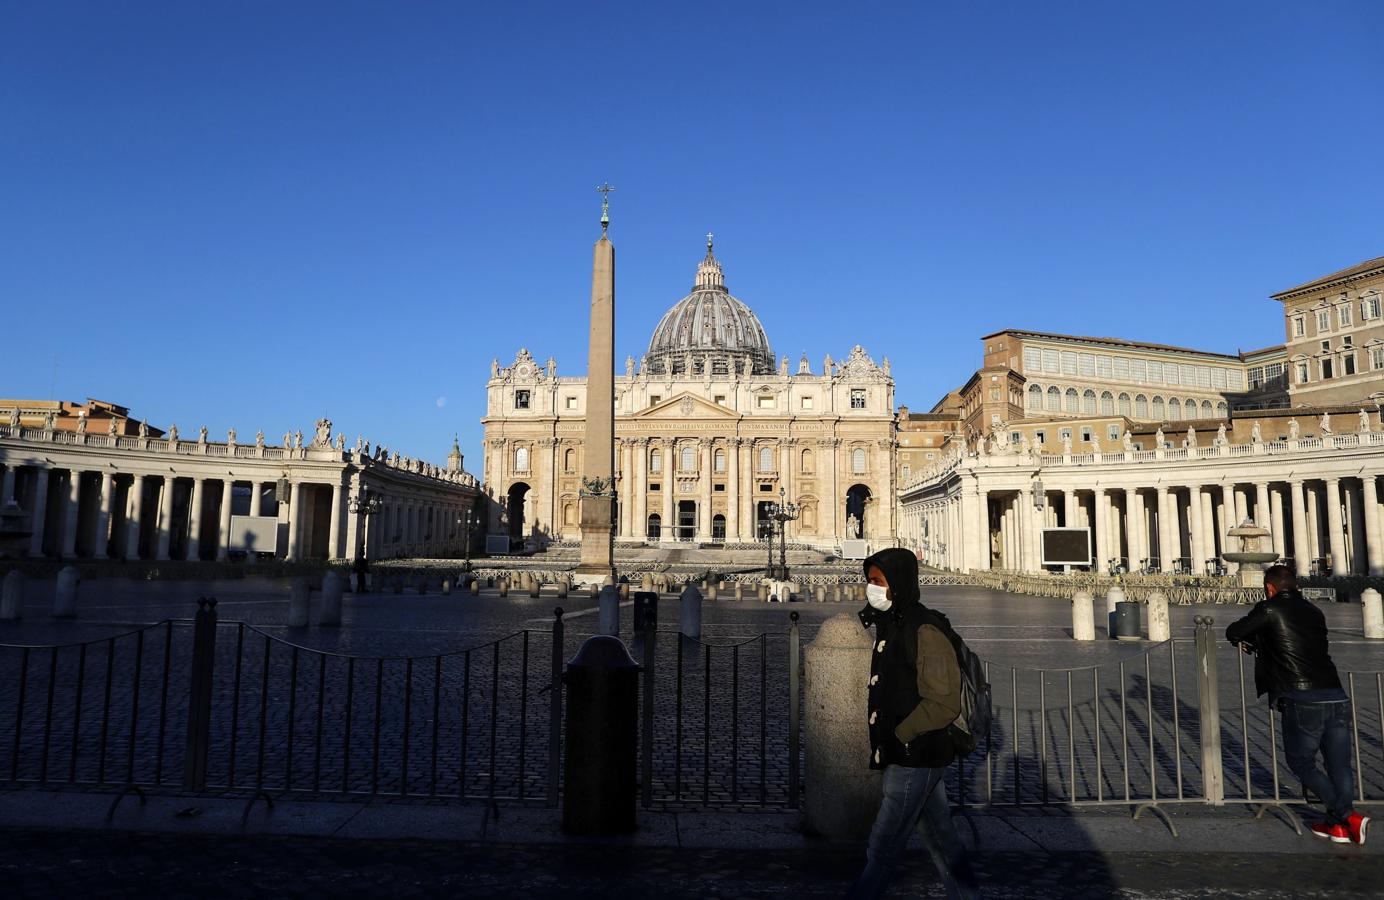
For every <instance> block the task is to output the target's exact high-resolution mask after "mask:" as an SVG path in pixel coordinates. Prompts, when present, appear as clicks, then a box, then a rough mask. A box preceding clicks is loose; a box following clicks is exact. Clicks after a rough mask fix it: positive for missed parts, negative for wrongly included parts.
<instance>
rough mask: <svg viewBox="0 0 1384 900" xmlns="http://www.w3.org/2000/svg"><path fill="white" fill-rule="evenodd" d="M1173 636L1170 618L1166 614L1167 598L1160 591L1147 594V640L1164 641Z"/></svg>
mask: <svg viewBox="0 0 1384 900" xmlns="http://www.w3.org/2000/svg"><path fill="white" fill-rule="evenodd" d="M1172 636H1173V626H1172V618H1171V616H1169V614H1168V597H1167V595H1166V594H1164V593H1163V592H1162V591H1153V592H1151V593H1150V594H1149V640H1151V641H1153V642H1154V643H1159V642H1161V641H1166V640H1169V639H1170V638H1172Z"/></svg>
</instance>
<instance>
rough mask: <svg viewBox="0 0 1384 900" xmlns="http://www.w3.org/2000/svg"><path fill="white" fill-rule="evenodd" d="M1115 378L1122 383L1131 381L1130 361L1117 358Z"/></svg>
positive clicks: (1121, 357) (1120, 357)
mask: <svg viewBox="0 0 1384 900" xmlns="http://www.w3.org/2000/svg"><path fill="white" fill-rule="evenodd" d="M1115 377H1116V378H1118V379H1120V380H1121V381H1128V380H1129V360H1128V359H1126V358H1125V357H1123V356H1117V357H1115Z"/></svg>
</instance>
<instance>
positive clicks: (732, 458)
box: [726, 438, 821, 543]
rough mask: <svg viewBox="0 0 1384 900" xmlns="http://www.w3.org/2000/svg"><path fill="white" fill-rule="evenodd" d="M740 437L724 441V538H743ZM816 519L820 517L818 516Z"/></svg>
mask: <svg viewBox="0 0 1384 900" xmlns="http://www.w3.org/2000/svg"><path fill="white" fill-rule="evenodd" d="M740 520H741V515H740V438H731V439H730V440H728V441H726V540H727V541H729V542H732V543H739V542H741V541H743V540H744V537H743V536H742V535H741V529H740ZM818 521H819V522H820V521H821V517H820V516H818Z"/></svg>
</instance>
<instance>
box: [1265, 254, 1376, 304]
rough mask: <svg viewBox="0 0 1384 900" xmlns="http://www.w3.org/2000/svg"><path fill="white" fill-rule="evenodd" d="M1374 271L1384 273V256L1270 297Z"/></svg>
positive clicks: (1305, 289)
mask: <svg viewBox="0 0 1384 900" xmlns="http://www.w3.org/2000/svg"><path fill="white" fill-rule="evenodd" d="M1374 269H1378V270H1379V271H1381V272H1384V256H1376V257H1375V258H1374V259H1367V260H1365V261H1364V262H1362V263H1356V264H1355V265H1353V266H1351V267H1350V268H1348V269H1342V270H1341V271H1339V272H1332V273H1331V274H1330V275H1323V276H1322V277H1321V278H1317V279H1315V280H1313V281H1309V282H1307V283H1306V284H1300V285H1298V286H1297V287H1292V288H1288V289H1287V290H1286V291H1279V292H1278V293H1277V294H1272V295H1271V297H1273V298H1278V297H1282V296H1285V295H1287V294H1296V293H1297V292H1298V291H1307V290H1311V289H1312V288H1316V287H1322V286H1324V285H1328V284H1330V283H1331V282H1333V281H1340V280H1341V279H1344V278H1350V277H1352V276H1354V275H1363V274H1364V273H1366V272H1369V271H1371V270H1374Z"/></svg>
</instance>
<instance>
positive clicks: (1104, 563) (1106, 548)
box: [1091, 487, 1114, 575]
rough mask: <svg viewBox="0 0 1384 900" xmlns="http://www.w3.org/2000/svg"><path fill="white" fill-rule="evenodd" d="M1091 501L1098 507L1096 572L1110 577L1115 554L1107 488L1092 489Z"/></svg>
mask: <svg viewBox="0 0 1384 900" xmlns="http://www.w3.org/2000/svg"><path fill="white" fill-rule="evenodd" d="M1091 500H1092V502H1093V505H1094V506H1095V507H1096V541H1095V543H1096V571H1097V572H1099V573H1100V574H1102V575H1109V574H1110V563H1109V562H1108V560H1109V559H1110V557H1111V556H1112V555H1114V554H1112V553H1111V551H1110V511H1109V509H1108V508H1107V507H1108V504H1109V500H1108V499H1107V498H1106V496H1105V488H1102V487H1095V488H1092V491H1091Z"/></svg>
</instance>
